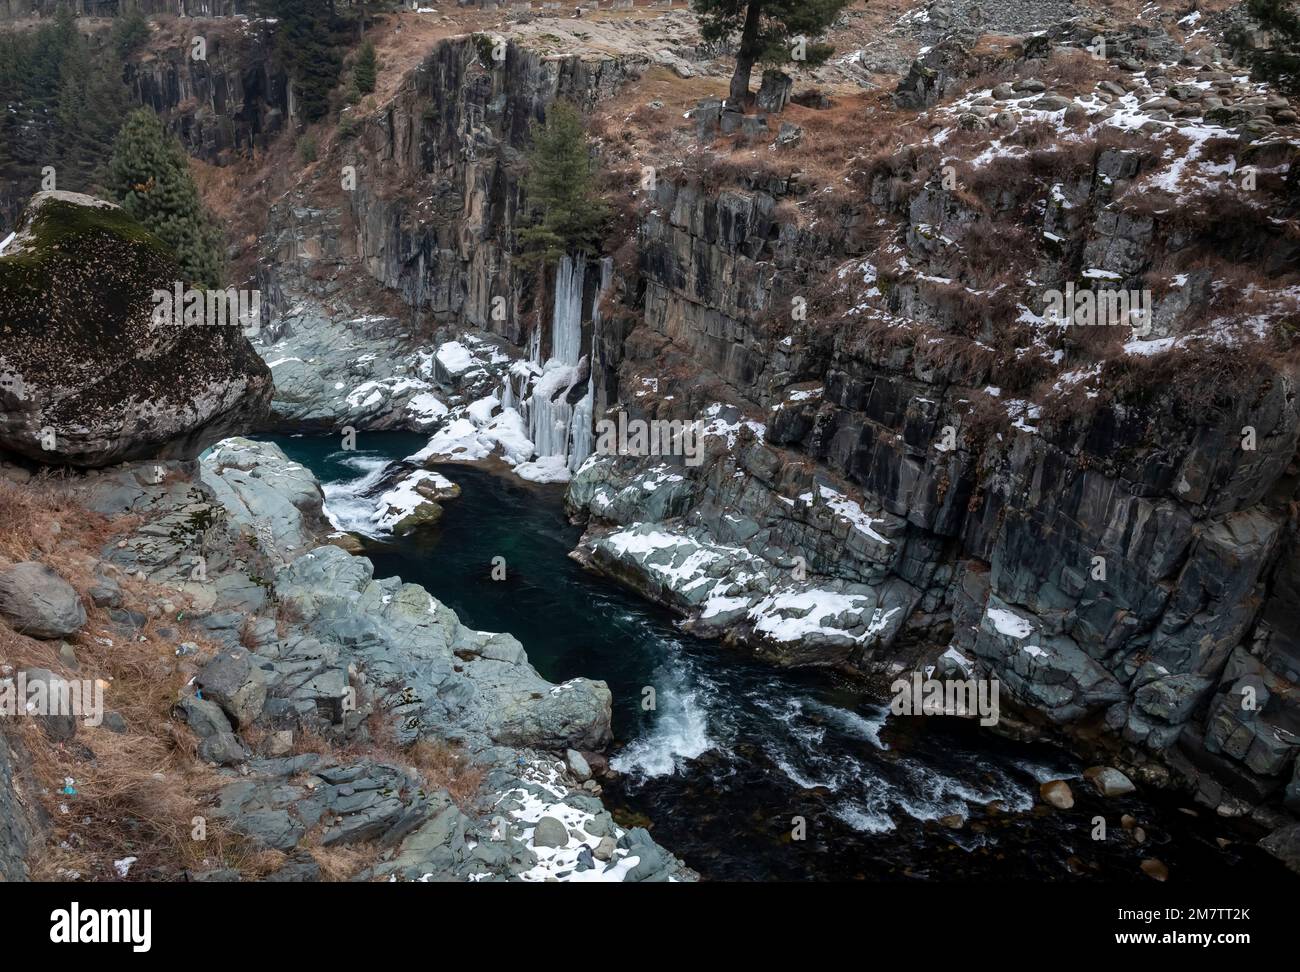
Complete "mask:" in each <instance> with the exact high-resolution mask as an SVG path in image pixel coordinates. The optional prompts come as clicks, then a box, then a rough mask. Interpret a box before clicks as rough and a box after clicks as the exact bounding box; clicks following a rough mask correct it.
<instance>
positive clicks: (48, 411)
mask: <svg viewBox="0 0 1300 972" xmlns="http://www.w3.org/2000/svg"><path fill="white" fill-rule="evenodd" d="M176 285H177V272H176V269H175V266H174V264H173V263H172V261H171V260H170V258H169V257H168V256H167V254H166V253H165V251H164V250H163V247H162V244H161V243H160V242H159V241H158V240H157V239H156V238H155V237H153V236H151V235H150V234H149V233H147V232H146V231H145V230H143V229H142V228H141V227H140V226H139V225H138V224H136V223H135V222H134V221H133V220H131V219H130V218H129V217H128V216H127V215H126V214H125V213H124V212H122V210H120V209H119V208H117V207H116V206H113V205H111V204H109V203H105V202H102V201H100V200H96V199H93V198H91V197H89V196H82V195H78V194H75V193H62V192H43V193H39V194H37V195H36V196H35V197H34V198H33V199H32V201H31V203H30V204H29V205H28V207H27V209H26V210H25V211H24V213H23V216H22V219H21V221H20V223H19V226H18V230H17V236H16V238H14V239H13V240H12V241H10V242H9V244H8V245H7V246H6V247H5V248H4V249H3V250H2V251H0V320H3V321H4V322H5V328H6V331H5V335H4V338H5V339H4V342H3V344H2V345H0V449H3V450H8V451H11V452H14V453H18V454H20V455H23V456H27V457H28V458H31V459H35V460H38V461H40V462H44V463H47V464H68V465H73V466H104V465H108V464H110V463H114V462H120V461H122V460H124V459H131V458H139V457H155V456H163V457H189V456H193V455H196V454H197V453H198V452H199V451H200V450H201V449H202V448H203V447H204V446H205V445H207V444H209V443H210V442H213V441H215V440H216V439H218V438H220V437H221V436H222V435H225V434H229V433H230V432H232V431H237V430H242V429H244V428H246V427H247V426H248V425H249V424H250V423H253V422H255V421H257V420H258V419H259V418H260V416H261V415H262V413H263V412H264V411H265V409H266V406H267V403H268V401H269V399H270V394H271V379H270V373H269V372H268V370H267V368H266V366H265V365H264V364H263V363H262V361H261V360H260V359H259V358H258V357H257V355H256V354H255V353H254V352H253V350H252V348H251V347H250V346H249V344H248V341H247V340H246V339H245V338H244V336H243V334H242V332H241V330H240V329H239V327H238V326H237V325H230V324H227V325H224V326H216V325H213V326H180V325H157V326H155V324H154V321H153V319H152V314H153V308H154V303H153V298H152V295H153V291H154V290H155V289H157V290H165V291H167V292H168V293H171V292H173V290H174V287H175V286H176Z"/></svg>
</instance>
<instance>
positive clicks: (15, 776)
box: [0, 727, 40, 881]
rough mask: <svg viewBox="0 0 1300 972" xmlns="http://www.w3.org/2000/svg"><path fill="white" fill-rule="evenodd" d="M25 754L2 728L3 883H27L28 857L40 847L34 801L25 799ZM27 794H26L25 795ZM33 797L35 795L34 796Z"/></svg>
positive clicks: (0, 871)
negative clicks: (16, 747) (14, 745)
mask: <svg viewBox="0 0 1300 972" xmlns="http://www.w3.org/2000/svg"><path fill="white" fill-rule="evenodd" d="M23 765H24V760H23V754H22V751H21V750H17V749H15V748H14V747H13V745H12V744H11V743H10V741H9V739H8V737H7V736H6V735H5V732H4V729H3V727H0V880H3V881H24V880H26V879H27V857H28V853H29V851H30V849H31V848H32V847H33V846H35V845H36V844H37V843H38V840H39V835H40V821H39V819H38V818H37V816H36V807H37V806H38V805H39V804H38V803H37V802H36V801H35V799H33V798H31V797H29V796H27V795H26V793H31V791H30V790H27V784H26V782H25V781H24V780H23V768H22V767H23ZM24 791H26V793H25V792H24ZM33 796H34V794H33Z"/></svg>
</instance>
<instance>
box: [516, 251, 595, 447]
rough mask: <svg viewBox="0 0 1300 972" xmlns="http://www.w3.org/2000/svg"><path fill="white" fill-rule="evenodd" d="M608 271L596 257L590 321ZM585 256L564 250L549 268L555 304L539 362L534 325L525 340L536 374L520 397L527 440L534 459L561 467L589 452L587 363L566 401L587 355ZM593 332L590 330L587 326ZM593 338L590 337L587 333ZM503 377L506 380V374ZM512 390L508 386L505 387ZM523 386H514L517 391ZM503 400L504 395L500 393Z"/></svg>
mask: <svg viewBox="0 0 1300 972" xmlns="http://www.w3.org/2000/svg"><path fill="white" fill-rule="evenodd" d="M612 275H613V261H612V260H610V259H608V258H606V259H604V260H602V261H601V275H600V288H599V290H598V291H597V293H596V296H595V302H594V304H593V306H592V322H593V327H598V326H599V319H600V310H599V307H600V298H601V295H602V294H603V293H604V291H605V288H606V287H608V286H609V280H610V277H611V276H612ZM585 276H586V261H585V260H582V259H578V260H574V259H572V258H571V257H569V256H565V257H564V258H563V259H562V260H561V261H560V265H559V266H558V267H557V268H556V271H555V304H554V308H553V313H552V325H551V328H552V329H551V357H550V358H549V359H548V360H547V361H546V363H545V364H542V361H541V356H542V355H541V335H540V331H535V332H534V334H533V338H532V340H530V342H529V360H530V361H531V362H532V363H533V365H534V366H540V368H541V376H540V377H539V378H538V379H537V381H536V383H535V384H534V385H533V389H532V395H530V396H529V397H528V399H527V402H526V412H527V419H528V437H529V438H530V439H532V440H533V445H534V446H535V447H536V450H537V458H538V460H540V459H542V458H543V457H547V456H551V457H558V459H560V460H563V466H562V468H563V467H567V468H569V469H570V470H573V469H577V468H578V466H580V465H582V463H583V461H584V460H586V458H587V457H588V456H589V455H591V452H592V449H593V448H594V437H593V434H592V429H591V420H592V403H593V401H594V393H593V389H594V383H593V381H592V378H591V374H590V369H589V368H588V369H587V371H588V374H587V377H586V382H587V389H586V394H585V395H584V396H583V397H582V398H581V399H580V400H579V401H578V403H577V404H576V405H570V404H569V402H568V397H569V393H570V392H571V390H572V389H573V386H574V385H575V384H576V383H577V381H578V380H579V378H580V377H581V375H582V372H583V369H584V366H585V365H586V364H587V363H588V362H589V361H590V358H589V357H588V356H587V355H584V354H583V353H582V290H583V283H584V279H585ZM593 333H594V332H593ZM593 342H594V337H593ZM507 381H508V380H507ZM510 391H511V392H513V390H512V389H511V390H510ZM522 394H523V390H522V389H521V391H520V397H522ZM503 400H504V399H503Z"/></svg>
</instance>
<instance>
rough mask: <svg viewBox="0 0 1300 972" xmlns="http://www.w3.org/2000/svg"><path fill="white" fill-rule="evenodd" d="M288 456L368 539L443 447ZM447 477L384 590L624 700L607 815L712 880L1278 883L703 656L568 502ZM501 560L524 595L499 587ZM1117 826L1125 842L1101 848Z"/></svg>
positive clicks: (1081, 789)
mask: <svg viewBox="0 0 1300 972" xmlns="http://www.w3.org/2000/svg"><path fill="white" fill-rule="evenodd" d="M273 441H275V442H277V443H279V445H280V446H281V447H282V448H283V449H284V450H285V452H286V453H287V454H288V455H289V456H290V457H292V458H293V459H295V460H297V461H299V462H302V463H303V464H304V465H306V466H308V467H309V468H310V469H312V471H313V472H315V473H316V475H317V476H318V478H319V479H320V481H321V483H322V484H323V486H324V489H325V493H326V502H327V506H328V508H329V510H330V512H331V514H332V516H333V517H334V518H335V519H336V520H337V521H338V522H339V523H340V524H341V525H342V526H344V527H346V528H355V527H356V526H358V525H361V524H364V523H365V521H366V520H367V519H368V518H369V516H370V515H371V513H372V512H373V510H374V507H375V501H374V495H375V490H376V487H378V486H379V485H380V483H381V482H382V480H383V479H384V477H385V475H388V474H391V472H392V470H393V464H394V463H395V462H399V461H400V460H401V459H402V458H403V457H405V456H407V455H410V454H411V453H413V452H415V451H416V450H418V449H419V448H420V447H422V446H423V445H424V444H425V441H426V440H425V438H424V437H422V436H418V435H413V434H408V433H377V432H364V433H361V435H360V437H359V442H358V446H359V448H358V449H356V450H354V451H342V450H340V449H339V448H338V445H339V440H338V439H337V438H332V437H323V436H322V437H315V436H303V437H298V436H290V437H285V436H278V437H273ZM438 471H439V472H440V473H442V474H443V475H444V476H446V477H447V478H449V479H451V480H452V481H453V482H455V483H457V484H458V485H459V486H460V487H461V490H462V495H461V496H460V497H459V498H457V499H454V500H450V501H447V502H446V503H445V504H444V508H445V513H444V514H443V517H442V519H441V520H440V521H439V522H438V523H437V524H436V525H435V526H433V527H431V528H428V529H427V530H426V531H424V532H423V533H421V534H420V535H418V536H412V537H406V538H401V539H390V540H381V541H379V542H377V543H375V544H374V545H373V549H371V550H368V552H367V555H368V556H369V557H370V558H371V560H373V561H374V564H375V573H376V576H379V577H387V576H394V575H396V576H400V577H401V578H402V579H403V580H405V581H409V582H414V583H418V584H421V585H423V586H424V587H426V588H427V589H428V590H429V591H430V592H431V593H433V594H434V595H435V596H436V597H438V598H439V599H440V600H442V601H443V602H445V603H446V604H447V605H449V606H450V607H451V608H453V609H454V610H455V611H456V613H457V614H458V615H459V616H460V618H461V620H462V621H463V622H464V623H465V624H467V625H469V626H471V627H473V628H477V629H480V630H488V631H507V632H509V633H511V634H512V635H514V636H515V637H516V638H518V639H519V640H520V641H521V642H522V643H523V645H524V647H525V648H526V649H527V652H528V657H529V659H530V660H531V661H532V663H533V665H534V666H535V667H536V668H537V669H538V671H540V672H541V673H542V675H543V676H545V677H546V678H548V679H550V680H552V681H557V682H558V681H562V680H564V679H567V678H572V677H574V676H577V675H585V676H588V677H590V678H596V679H603V680H604V681H605V682H607V683H608V684H609V687H610V689H611V691H612V693H613V698H614V734H615V747H614V748H613V749H612V750H611V757H612V760H611V761H612V765H613V766H614V767H615V768H616V769H618V770H619V771H620V774H621V778H620V779H619V780H617V781H616V782H614V783H609V784H606V785H605V794H604V799H605V802H606V804H607V805H608V806H609V807H610V809H611V811H612V812H614V814H615V816H616V817H617V818H618V819H619V820H620V822H622V823H624V824H625V825H628V824H640V825H643V826H646V827H648V828H649V829H650V830H651V832H652V833H653V835H654V837H655V839H656V840H657V841H658V842H659V843H661V844H663V845H664V846H665V847H667V848H668V849H669V850H671V851H673V852H674V853H675V854H677V855H678V856H679V857H681V858H682V859H684V860H685V861H686V863H687V864H689V865H690V866H691V867H693V868H695V869H696V870H697V871H699V872H700V873H701V875H702V876H703V877H705V878H706V879H722V880H771V879H831V880H852V879H859V880H862V879H865V880H891V879H899V880H906V879H931V880H963V879H987V878H1029V879H1047V880H1071V879H1078V880H1088V879H1093V880H1098V879H1100V880H1112V881H1130V880H1132V881H1149V880H1150V879H1149V878H1147V877H1146V876H1145V875H1143V874H1142V873H1141V871H1140V869H1139V864H1140V862H1141V860H1142V859H1143V858H1147V857H1155V858H1158V859H1159V860H1161V861H1162V862H1163V863H1164V864H1165V865H1167V866H1168V868H1169V870H1170V873H1171V877H1172V878H1175V879H1176V878H1177V877H1179V876H1189V877H1196V878H1206V877H1213V876H1215V875H1219V874H1225V875H1226V874H1227V873H1228V872H1231V871H1233V870H1236V869H1239V868H1250V869H1251V872H1252V874H1256V875H1258V874H1259V870H1260V869H1264V870H1267V871H1270V872H1272V871H1273V870H1279V871H1280V868H1281V865H1280V864H1278V863H1277V862H1276V861H1274V860H1273V859H1272V858H1270V857H1268V856H1267V855H1265V854H1263V853H1262V852H1260V851H1258V850H1257V849H1256V848H1254V847H1252V846H1249V845H1248V844H1233V845H1231V846H1230V847H1229V848H1228V849H1226V850H1224V849H1221V848H1220V847H1219V845H1218V844H1217V843H1216V840H1215V838H1216V837H1221V836H1222V837H1231V836H1233V835H1232V834H1231V833H1230V832H1229V831H1228V830H1227V826H1228V825H1227V824H1226V823H1224V822H1222V821H1219V820H1218V819H1217V818H1215V817H1213V815H1211V814H1209V813H1208V812H1207V811H1205V810H1203V809H1201V810H1198V811H1196V812H1195V814H1193V813H1192V812H1189V809H1190V806H1191V805H1190V802H1189V801H1179V800H1177V799H1176V798H1171V797H1161V796H1160V795H1158V794H1157V795H1154V796H1153V795H1146V794H1144V796H1145V798H1144V799H1138V798H1125V799H1120V800H1113V799H1112V800H1104V801H1103V800H1102V799H1101V798H1100V797H1097V796H1095V795H1093V794H1092V793H1091V792H1090V791H1091V787H1090V786H1088V785H1087V784H1086V783H1085V782H1084V781H1083V780H1082V779H1080V778H1079V776H1080V774H1081V772H1082V769H1083V766H1082V765H1081V764H1080V763H1079V762H1078V761H1077V760H1076V759H1074V758H1073V757H1072V756H1070V754H1068V753H1067V752H1065V751H1063V750H1061V749H1058V748H1056V747H1053V746H1048V745H1043V744H1035V745H1029V744H1020V743H1013V742H1010V741H1008V740H1005V739H1003V738H1001V737H999V736H997V735H995V734H993V733H991V732H989V731H988V730H984V729H980V728H979V727H978V726H977V725H974V724H973V723H971V722H967V721H964V720H958V719H947V718H934V717H930V718H925V717H916V718H902V717H892V716H890V714H889V711H888V705H887V700H884V699H880V698H873V697H871V696H870V695H868V694H867V693H866V692H865V691H864V689H863V688H862V687H861V686H859V685H856V684H854V683H852V682H850V681H848V680H846V679H844V678H842V677H839V676H835V675H831V674H828V673H825V672H789V671H782V670H778V669H775V668H772V667H771V666H768V665H765V664H761V663H758V662H756V661H753V660H751V659H749V658H747V657H746V656H745V654H744V653H743V652H741V651H738V650H736V649H732V648H727V647H725V646H722V645H719V644H717V643H714V642H709V641H704V640H701V639H698V638H695V637H692V636H690V635H689V634H686V633H685V632H683V631H681V630H679V628H678V626H677V624H676V623H675V618H674V617H673V616H672V615H671V614H670V613H669V612H667V611H666V610H664V609H661V608H659V607H658V606H656V605H653V604H650V603H648V602H646V601H644V600H642V599H640V598H638V597H636V596H634V595H632V594H630V593H629V592H627V591H625V590H623V589H621V588H619V587H617V586H615V585H613V584H612V583H610V582H607V581H605V580H603V579H602V578H600V577H597V576H594V575H592V574H591V573H589V572H587V571H585V570H584V569H582V568H581V567H580V566H579V565H578V564H576V563H575V562H574V561H572V560H571V559H569V557H568V556H567V555H568V553H569V551H570V550H572V549H573V547H574V546H575V544H576V543H577V540H578V537H579V535H580V530H579V528H577V527H575V526H573V525H571V524H570V523H569V522H568V519H567V518H566V516H565V514H564V509H563V502H562V498H563V489H562V488H561V487H558V486H536V485H533V484H528V483H524V482H522V481H520V480H518V479H516V478H514V477H512V476H510V475H508V474H502V473H497V472H494V471H489V470H486V469H483V468H480V467H477V466H470V465H462V464H446V465H442V466H439V467H438ZM494 558H504V561H503V563H504V567H505V577H504V579H501V580H494V579H493V564H494ZM496 562H497V563H498V564H501V563H502V561H496ZM648 689H651V690H653V694H652V696H651V693H650V692H649V691H647V690H648ZM651 700H652V701H653V706H651V705H649V702H650V701H651ZM1061 778H1064V779H1067V780H1069V781H1070V785H1071V787H1072V789H1073V791H1074V794H1075V799H1076V803H1075V807H1074V809H1072V810H1070V811H1059V810H1054V809H1051V808H1048V807H1046V806H1044V805H1042V804H1041V803H1040V802H1039V801H1038V800H1037V793H1038V787H1039V785H1040V783H1042V782H1044V781H1047V780H1051V779H1061ZM1123 814H1131V815H1132V816H1133V817H1135V818H1137V820H1138V821H1139V823H1140V824H1141V826H1142V829H1143V831H1144V834H1145V840H1144V841H1143V842H1141V843H1139V842H1138V841H1136V840H1135V839H1134V837H1133V834H1132V833H1131V832H1129V831H1126V830H1125V829H1124V828H1123V827H1122V826H1121V823H1120V818H1121V816H1122V815H1123ZM1097 816H1101V817H1103V818H1104V819H1105V821H1106V825H1107V831H1106V836H1105V839H1100V840H1099V839H1094V833H1095V829H1096V827H1095V822H1094V821H1095V818H1096V817H1097ZM801 821H802V824H801ZM1240 877H1242V878H1243V879H1244V877H1245V874H1244V873H1243V874H1241V875H1240Z"/></svg>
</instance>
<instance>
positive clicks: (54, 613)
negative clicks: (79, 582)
mask: <svg viewBox="0 0 1300 972" xmlns="http://www.w3.org/2000/svg"><path fill="white" fill-rule="evenodd" d="M0 615H2V616H3V617H4V619H5V620H6V621H7V622H8V623H9V626H10V627H11V628H13V629H14V630H15V631H17V632H18V633H19V634H25V635H27V636H29V637H32V638H42V639H54V638H69V637H71V636H72V635H75V634H76V633H77V632H78V631H80V630H81V629H82V627H83V626H84V625H85V623H86V609H85V607H84V606H82V603H81V598H80V596H79V595H78V594H77V591H76V589H75V588H73V586H72V585H71V584H69V583H68V582H67V581H65V580H64V579H63V578H62V577H60V576H59V575H58V574H57V573H55V572H54V571H53V570H51V569H50V568H49V567H47V566H46V565H45V564H41V563H36V562H35V561H30V560H28V561H23V562H22V563H17V564H14V565H12V566H10V567H5V568H0Z"/></svg>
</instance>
